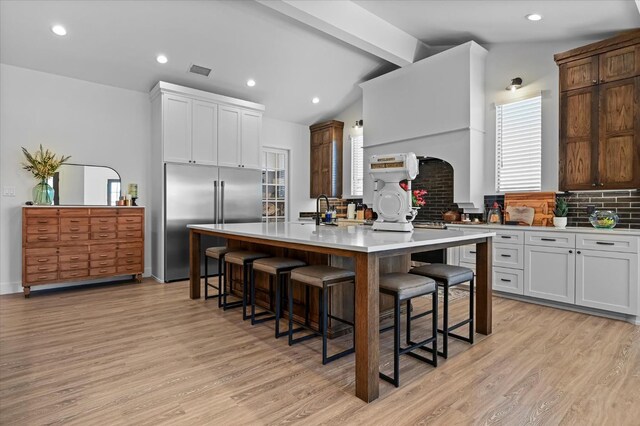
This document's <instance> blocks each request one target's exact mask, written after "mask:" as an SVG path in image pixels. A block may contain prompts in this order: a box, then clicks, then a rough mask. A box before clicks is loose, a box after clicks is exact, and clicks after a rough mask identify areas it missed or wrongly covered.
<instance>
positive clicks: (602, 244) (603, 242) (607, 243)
mask: <svg viewBox="0 0 640 426" xmlns="http://www.w3.org/2000/svg"><path fill="white" fill-rule="evenodd" d="M596 244H600V245H601V246H615V245H616V243H609V242H606V241H596Z"/></svg>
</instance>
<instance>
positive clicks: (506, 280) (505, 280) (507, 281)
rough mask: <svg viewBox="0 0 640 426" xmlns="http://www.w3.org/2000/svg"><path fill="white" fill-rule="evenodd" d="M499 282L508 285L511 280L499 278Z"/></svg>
mask: <svg viewBox="0 0 640 426" xmlns="http://www.w3.org/2000/svg"><path fill="white" fill-rule="evenodd" d="M500 281H504V282H505V283H510V282H511V280H508V279H506V278H500Z"/></svg>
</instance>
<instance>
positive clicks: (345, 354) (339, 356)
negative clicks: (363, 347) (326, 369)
mask: <svg viewBox="0 0 640 426" xmlns="http://www.w3.org/2000/svg"><path fill="white" fill-rule="evenodd" d="M355 351H356V350H355V348H350V349H346V350H344V351H342V352H338V353H337V354H334V355H331V356H328V357H327V358H326V359H325V364H327V363H329V362H331V361H335V360H336V359H338V358H342V357H343V356H347V355H351V354H352V353H354V352H355Z"/></svg>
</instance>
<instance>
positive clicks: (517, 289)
mask: <svg viewBox="0 0 640 426" xmlns="http://www.w3.org/2000/svg"><path fill="white" fill-rule="evenodd" d="M493 289H494V290H497V291H503V292H505V293H512V294H520V295H522V294H524V274H523V271H522V270H521V269H511V268H500V267H497V266H496V267H494V268H493Z"/></svg>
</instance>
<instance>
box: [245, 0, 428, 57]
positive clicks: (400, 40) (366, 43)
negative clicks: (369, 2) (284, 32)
mask: <svg viewBox="0 0 640 426" xmlns="http://www.w3.org/2000/svg"><path fill="white" fill-rule="evenodd" d="M256 1H257V2H258V3H261V4H263V5H265V6H267V7H269V8H271V9H274V10H276V11H278V12H280V13H282V14H284V15H286V16H288V17H290V18H293V19H295V20H297V21H300V22H302V23H304V24H306V25H309V26H311V27H313V28H315V29H317V30H320V31H322V32H324V33H327V34H329V35H331V36H333V37H335V38H337V39H339V40H342V41H344V42H346V43H349V44H351V45H353V46H355V47H357V48H359V49H361V50H364V51H365V52H368V53H371V54H373V55H375V56H378V57H380V58H382V59H384V60H386V61H388V62H391V63H394V64H396V65H399V66H401V67H403V66H405V65H409V64H412V63H413V62H415V60H417V59H421V58H422V56H424V55H423V53H424V51H426V50H427V49H428V46H427V45H426V44H424V43H422V42H421V41H420V40H418V39H417V38H415V37H413V36H411V35H409V34H407V33H406V32H404V31H402V30H400V29H399V28H397V27H395V26H393V25H391V24H390V23H388V22H387V21H385V20H383V19H382V18H379V17H378V16H376V15H374V14H373V13H371V12H369V11H368V10H366V9H364V8H362V7H361V6H358V5H357V4H355V3H353V2H351V1H345V0H341V1H335V0H316V1H305V0H256Z"/></svg>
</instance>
